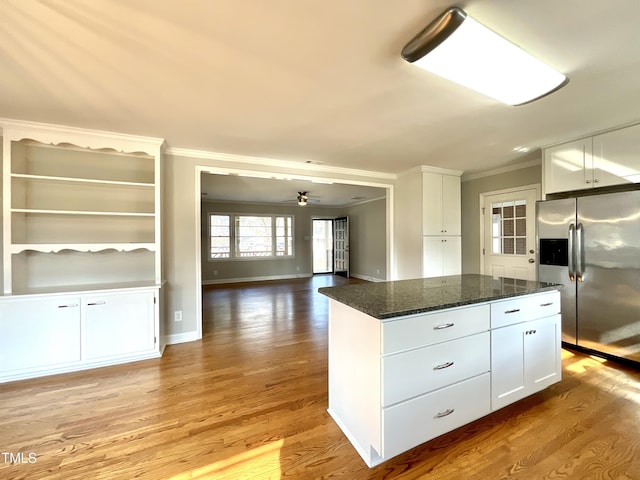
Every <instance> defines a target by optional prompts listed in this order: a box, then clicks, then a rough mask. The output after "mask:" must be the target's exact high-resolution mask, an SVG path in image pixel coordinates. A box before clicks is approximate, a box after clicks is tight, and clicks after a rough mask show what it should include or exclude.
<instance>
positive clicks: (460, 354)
mask: <svg viewBox="0 0 640 480" xmlns="http://www.w3.org/2000/svg"><path fill="white" fill-rule="evenodd" d="M559 311H560V294H559V292H558V291H552V292H543V293H535V294H530V295H522V296H518V297H512V298H509V299H506V300H497V301H494V302H484V303H478V304H472V305H468V306H463V307H456V308H449V309H444V310H435V311H433V312H428V313H424V314H418V315H409V316H404V317H396V318H390V319H385V320H379V319H376V318H374V317H371V316H369V315H367V314H365V313H363V312H360V311H358V310H355V309H353V308H351V307H348V306H346V305H344V304H342V303H340V302H338V301H336V300H330V314H329V409H328V411H329V414H330V415H331V416H332V417H333V419H334V420H335V421H336V423H337V424H338V425H339V426H340V428H341V429H342V431H343V432H344V433H345V435H346V436H347V438H348V439H349V440H350V441H351V443H352V444H353V446H354V447H355V449H356V450H357V451H358V453H359V454H360V456H361V457H362V458H363V460H364V461H365V463H366V464H367V465H368V466H369V467H372V466H374V465H377V464H380V463H382V462H384V461H386V460H388V459H390V458H392V457H394V456H396V455H398V454H400V453H402V452H404V451H407V450H409V449H411V448H413V447H415V446H417V445H420V444H421V443H424V442H426V441H428V440H431V439H433V438H435V437H437V436H439V435H442V434H444V433H446V432H449V431H451V430H453V429H455V428H458V427H460V426H462V425H465V424H467V423H469V422H472V421H474V420H477V419H478V418H481V417H483V416H485V415H487V414H489V413H491V412H492V411H495V410H497V409H499V408H502V407H504V406H505V405H508V404H510V403H513V402H514V401H516V400H519V399H521V398H524V397H525V396H528V395H531V394H532V393H535V392H537V391H539V390H542V389H544V388H546V387H547V386H549V385H551V384H553V383H556V382H558V381H560V379H561V376H562V373H561V363H560V348H561V344H560V315H559V314H558V312H559Z"/></svg>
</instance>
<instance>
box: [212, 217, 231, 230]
mask: <svg viewBox="0 0 640 480" xmlns="http://www.w3.org/2000/svg"><path fill="white" fill-rule="evenodd" d="M211 226H221V227H222V226H227V227H228V226H229V215H211Z"/></svg>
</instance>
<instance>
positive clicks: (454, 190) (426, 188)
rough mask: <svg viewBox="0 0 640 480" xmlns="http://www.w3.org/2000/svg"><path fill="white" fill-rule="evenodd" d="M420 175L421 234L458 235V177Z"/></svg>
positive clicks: (430, 174) (426, 173) (459, 217)
mask: <svg viewBox="0 0 640 480" xmlns="http://www.w3.org/2000/svg"><path fill="white" fill-rule="evenodd" d="M422 175H423V176H422V202H423V210H422V212H423V219H422V234H423V235H460V230H461V229H460V219H461V213H460V208H461V205H460V177H458V176H454V175H441V174H439V173H429V172H424V173H423V174H422Z"/></svg>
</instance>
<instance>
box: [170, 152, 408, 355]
mask: <svg viewBox="0 0 640 480" xmlns="http://www.w3.org/2000/svg"><path fill="white" fill-rule="evenodd" d="M220 155H222V154H220ZM234 158H235V157H234ZM240 158H246V157H240ZM289 164H291V162H289ZM272 167H274V165H273V164H269V163H266V162H265V163H264V170H263V169H256V168H257V166H256V165H252V166H247V168H246V169H243V168H239V167H233V168H230V167H223V166H216V165H202V164H196V165H195V166H194V170H193V174H194V177H193V178H194V184H195V189H194V192H193V200H194V212H195V215H194V216H193V218H192V220H191V221H192V222H193V223H192V225H193V232H195V261H196V264H195V286H196V288H195V292H194V293H195V299H194V300H195V305H194V307H195V308H194V310H195V316H196V331H195V332H189V333H188V334H187V336H185V335H182V334H177V335H181V336H180V339H179V340H178V341H171V342H168V343H181V342H184V341H193V340H200V339H202V219H201V218H202V204H201V202H202V179H201V175H202V174H203V173H210V174H213V175H234V174H235V175H249V176H256V177H260V178H273V179H283V178H286V179H290V180H295V179H300V180H310V181H312V182H313V181H318V182H324V183H326V182H331V183H342V184H345V185H365V186H370V187H378V188H384V189H385V190H386V195H385V210H386V220H387V231H386V240H387V252H386V257H387V258H386V267H387V275H391V273H390V272H395V268H396V265H395V264H396V259H395V238H394V235H393V232H394V201H395V195H394V189H395V186H394V184H393V183H390V182H387V183H385V182H383V181H373V180H370V181H362V180H356V179H350V178H343V176H344V175H345V173H348V172H346V170H348V169H342V171H345V172H344V173H342V171H341V170H337V171H334V170H332V169H321V168H319V167H318V166H313V167H308V168H313V170H314V172H309V174H304V173H297V172H296V171H295V170H290V171H291V173H289V174H283V173H282V172H280V171H277V169H276V168H272ZM296 167H297V168H300V167H299V166H296ZM274 170H275V171H274ZM315 171H320V172H323V173H325V174H326V176H322V174H318V173H315ZM192 278H193V277H192ZM392 278H393V277H392ZM192 298H193V297H192ZM183 301H187V300H186V299H184V300H183ZM165 308H168V307H165ZM185 338H186V339H185Z"/></svg>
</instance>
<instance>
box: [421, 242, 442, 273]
mask: <svg viewBox="0 0 640 480" xmlns="http://www.w3.org/2000/svg"><path fill="white" fill-rule="evenodd" d="M443 262H444V239H443V238H442V237H422V276H423V277H425V278H427V277H441V276H442V275H443V273H442V272H443V265H444V263H443Z"/></svg>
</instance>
